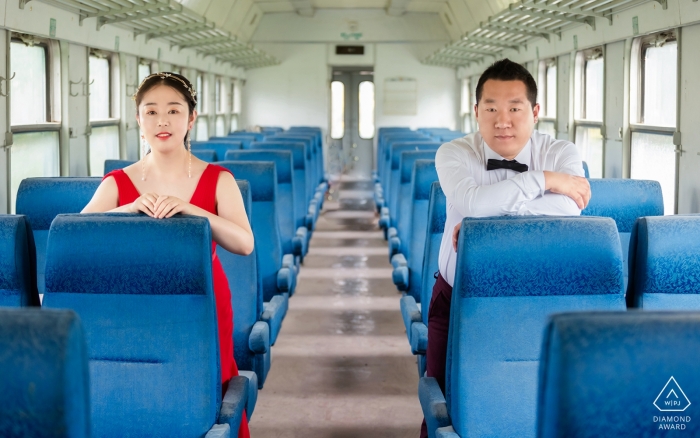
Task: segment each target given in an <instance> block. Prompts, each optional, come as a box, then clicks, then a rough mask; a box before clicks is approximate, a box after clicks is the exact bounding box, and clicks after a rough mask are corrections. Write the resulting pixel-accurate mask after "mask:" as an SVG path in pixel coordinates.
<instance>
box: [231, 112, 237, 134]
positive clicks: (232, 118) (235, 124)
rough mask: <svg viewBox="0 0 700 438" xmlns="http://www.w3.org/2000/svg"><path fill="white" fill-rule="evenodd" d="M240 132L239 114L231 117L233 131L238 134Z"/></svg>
mask: <svg viewBox="0 0 700 438" xmlns="http://www.w3.org/2000/svg"><path fill="white" fill-rule="evenodd" d="M237 130H238V114H233V115H232V116H231V131H229V132H236V131H237Z"/></svg>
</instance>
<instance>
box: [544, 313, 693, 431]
mask: <svg viewBox="0 0 700 438" xmlns="http://www.w3.org/2000/svg"><path fill="white" fill-rule="evenodd" d="M699 351H700V314H698V313H697V312H692V313H691V312H619V313H618V312H579V313H566V314H559V315H554V316H552V318H551V319H550V321H549V324H548V325H547V328H546V330H545V332H544V341H543V345H542V359H541V361H540V372H539V375H540V379H539V396H538V407H537V436H538V437H543V438H544V437H573V436H591V437H602V436H637V437H641V436H645V437H652V436H656V437H660V436H670V435H673V434H674V432H676V434H677V435H679V436H680V435H683V436H698V435H700V424H699V423H698V422H697V421H696V418H695V416H694V415H693V414H692V413H693V408H692V407H691V409H687V408H688V407H689V406H690V405H691V403H695V402H696V400H695V397H693V395H694V394H700V378H698V376H700V354H699V353H698V352H699ZM663 352H673V353H672V354H663ZM691 416H692V421H691Z"/></svg>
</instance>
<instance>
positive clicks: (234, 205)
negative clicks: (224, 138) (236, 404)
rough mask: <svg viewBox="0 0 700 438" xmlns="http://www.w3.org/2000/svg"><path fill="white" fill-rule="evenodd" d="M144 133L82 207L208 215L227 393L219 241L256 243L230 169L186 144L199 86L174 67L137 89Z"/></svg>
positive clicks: (232, 246) (230, 373)
mask: <svg viewBox="0 0 700 438" xmlns="http://www.w3.org/2000/svg"><path fill="white" fill-rule="evenodd" d="M134 99H135V100H136V107H137V109H136V120H137V121H138V123H139V126H140V127H141V132H142V136H141V140H142V144H143V145H144V147H145V146H147V145H150V152H149V153H145V152H144V154H143V158H141V160H139V161H138V162H136V163H134V164H132V165H130V166H128V167H125V168H124V169H123V170H116V171H114V172H110V173H109V174H107V175H105V177H104V179H103V180H102V184H100V186H99V187H98V189H97V191H96V192H95V195H94V196H93V198H92V200H90V203H88V205H87V206H86V207H85V209H83V213H96V212H107V211H109V212H124V213H137V212H141V213H145V214H147V215H149V216H151V217H153V218H156V219H164V218H169V217H172V216H173V215H174V214H177V213H182V214H189V215H195V216H202V217H206V218H207V219H209V224H210V225H211V231H212V237H213V239H214V242H212V257H213V258H212V266H213V278H214V294H215V296H216V314H217V319H218V328H219V349H220V356H221V381H222V388H223V391H224V393H225V392H226V388H227V386H228V382H229V380H230V379H231V377H234V376H237V375H238V368H237V367H236V362H235V360H234V358H233V310H232V309H231V291H230V290H229V285H228V281H227V279H226V275H225V274H224V270H223V268H222V267H221V262H220V261H219V259H218V258H217V257H216V252H214V248H215V247H216V244H218V245H220V246H221V247H223V248H224V249H226V250H228V251H230V252H232V253H235V254H241V255H248V254H250V253H251V252H252V251H253V243H254V242H253V232H252V230H251V228H250V224H249V223H248V218H247V216H246V213H245V208H244V206H243V197H242V196H241V192H240V191H239V190H238V185H237V184H236V181H235V180H234V178H233V175H232V174H231V173H230V172H229V171H228V170H226V169H224V168H223V167H220V166H215V165H212V164H208V163H206V162H204V161H202V160H199V159H198V158H196V157H193V156H192V153H191V152H190V147H189V146H190V142H189V140H190V130H191V129H192V126H194V123H195V120H196V119H197V111H196V110H195V108H196V105H197V93H196V91H195V90H194V88H193V87H192V84H191V83H190V82H189V81H188V80H187V79H186V78H185V77H184V76H181V75H178V74H175V73H155V74H152V75H150V76H148V77H147V78H145V79H144V80H143V82H141V85H140V86H139V89H138V90H137V91H136V94H135V96H134ZM238 436H239V437H240V438H248V437H249V436H250V433H249V432H248V422H247V419H246V418H245V415H244V418H243V420H242V421H241V425H240V429H239V432H238Z"/></svg>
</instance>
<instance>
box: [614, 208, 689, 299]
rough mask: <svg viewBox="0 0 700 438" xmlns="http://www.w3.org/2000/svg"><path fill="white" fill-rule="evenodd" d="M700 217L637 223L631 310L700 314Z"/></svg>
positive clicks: (629, 294)
mask: <svg viewBox="0 0 700 438" xmlns="http://www.w3.org/2000/svg"><path fill="white" fill-rule="evenodd" d="M698 236H700V215H697V214H696V215H677V216H657V217H643V218H639V219H637V222H636V224H635V226H634V229H633V231H632V237H631V239H630V263H629V284H628V286H627V305H628V307H634V308H640V309H645V310H700V238H698Z"/></svg>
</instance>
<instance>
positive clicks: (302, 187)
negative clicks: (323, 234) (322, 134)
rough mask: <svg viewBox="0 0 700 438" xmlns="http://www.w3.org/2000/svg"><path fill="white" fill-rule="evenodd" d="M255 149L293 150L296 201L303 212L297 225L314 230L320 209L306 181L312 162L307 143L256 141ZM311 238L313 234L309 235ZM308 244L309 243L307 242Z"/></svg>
mask: <svg viewBox="0 0 700 438" xmlns="http://www.w3.org/2000/svg"><path fill="white" fill-rule="evenodd" d="M250 148H251V149H253V150H256V149H265V150H283V151H291V152H292V161H293V162H294V173H293V179H294V202H296V203H297V204H298V207H297V208H298V211H299V212H301V217H300V218H299V217H298V218H297V223H296V226H297V227H301V226H305V227H306V228H307V229H308V230H313V228H314V223H315V222H316V219H317V218H318V209H317V208H316V207H317V205H316V203H315V202H314V203H312V202H311V200H312V199H313V193H312V189H311V187H310V186H309V187H308V188H307V183H306V165H307V162H308V163H310V162H311V151H310V150H308V149H307V147H306V145H305V144H304V143H303V142H301V143H299V142H284V141H263V142H254V143H252V144H251V145H250ZM308 237H309V239H310V237H311V234H310V233H309V235H308ZM307 244H308V243H307Z"/></svg>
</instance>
